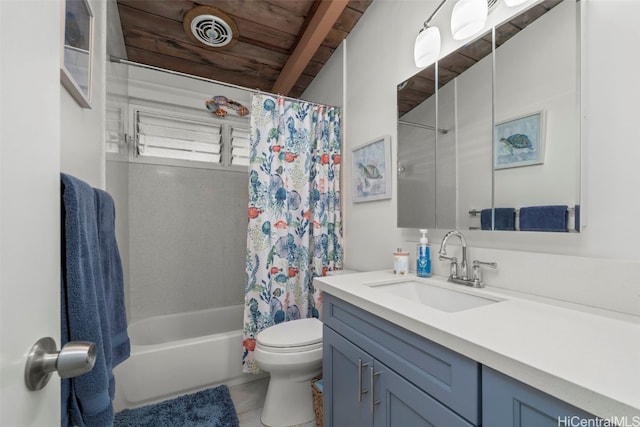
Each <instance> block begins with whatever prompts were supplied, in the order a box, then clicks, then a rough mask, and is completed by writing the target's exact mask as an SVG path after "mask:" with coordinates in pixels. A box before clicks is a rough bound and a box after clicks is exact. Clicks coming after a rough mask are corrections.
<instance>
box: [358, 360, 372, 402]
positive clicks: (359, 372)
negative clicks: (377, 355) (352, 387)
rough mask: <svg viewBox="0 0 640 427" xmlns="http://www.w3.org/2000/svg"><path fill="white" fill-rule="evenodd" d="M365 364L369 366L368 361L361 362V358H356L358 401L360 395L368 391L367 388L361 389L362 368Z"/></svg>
mask: <svg viewBox="0 0 640 427" xmlns="http://www.w3.org/2000/svg"><path fill="white" fill-rule="evenodd" d="M367 366H369V364H368V363H362V359H358V402H362V395H363V394H367V393H368V392H369V390H362V368H364V367H367Z"/></svg>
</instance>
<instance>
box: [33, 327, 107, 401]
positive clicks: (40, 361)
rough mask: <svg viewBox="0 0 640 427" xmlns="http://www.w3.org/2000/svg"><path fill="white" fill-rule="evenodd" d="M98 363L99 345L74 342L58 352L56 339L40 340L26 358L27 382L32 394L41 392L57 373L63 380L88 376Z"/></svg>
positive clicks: (87, 342)
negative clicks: (52, 375)
mask: <svg viewBox="0 0 640 427" xmlns="http://www.w3.org/2000/svg"><path fill="white" fill-rule="evenodd" d="M95 363H96V345H95V344H94V343H92V342H89V341H71V342H69V343H67V344H65V345H64V347H62V349H60V351H56V342H55V340H54V339H53V338H51V337H46V338H40V339H39V340H38V342H36V343H35V344H34V345H33V347H31V350H30V351H29V355H28V356H27V366H26V367H25V370H24V381H25V383H26V385H27V388H28V389H29V390H40V389H42V388H43V387H44V386H46V385H47V383H48V382H49V379H50V378H51V374H52V373H53V372H54V371H58V375H60V378H72V377H77V376H79V375H82V374H86V373H87V372H89V371H90V370H91V369H93V365H95Z"/></svg>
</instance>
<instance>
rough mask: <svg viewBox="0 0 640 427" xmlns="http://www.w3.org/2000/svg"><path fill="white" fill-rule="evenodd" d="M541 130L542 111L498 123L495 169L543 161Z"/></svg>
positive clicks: (496, 128)
mask: <svg viewBox="0 0 640 427" xmlns="http://www.w3.org/2000/svg"><path fill="white" fill-rule="evenodd" d="M543 132H544V126H543V112H542V111H540V112H537V113H534V114H530V115H527V116H522V117H517V118H515V119H511V120H507V121H504V122H501V123H498V124H497V125H496V127H495V143H494V162H495V163H494V164H495V167H496V169H502V168H513V167H519V166H529V165H536V164H541V163H543V162H544V144H543V143H544V141H543V138H544V133H543Z"/></svg>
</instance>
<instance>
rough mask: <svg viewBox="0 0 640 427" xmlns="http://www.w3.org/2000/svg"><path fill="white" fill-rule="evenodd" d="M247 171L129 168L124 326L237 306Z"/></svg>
mask: <svg viewBox="0 0 640 427" xmlns="http://www.w3.org/2000/svg"><path fill="white" fill-rule="evenodd" d="M247 187H248V174H247V173H246V172H236V171H226V170H210V169H196V168H187V167H176V166H165V165H151V164H140V163H130V164H129V201H128V202H129V286H128V289H129V292H128V297H129V301H130V304H129V310H130V311H129V321H135V320H137V319H142V318H146V317H150V316H154V315H159V314H170V313H179V312H185V311H191V310H199V309H205V308H212V307H221V306H228V305H235V304H242V302H243V295H244V281H245V276H244V268H245V252H246V227H247V219H246V212H247V199H248V196H247V191H248V190H247Z"/></svg>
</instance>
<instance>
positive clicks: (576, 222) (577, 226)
mask: <svg viewBox="0 0 640 427" xmlns="http://www.w3.org/2000/svg"><path fill="white" fill-rule="evenodd" d="M574 214H575V216H574V218H575V219H574V226H573V228H574V229H575V230H576V231H577V232H578V233H579V232H580V205H576V206H575V208H574Z"/></svg>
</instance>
